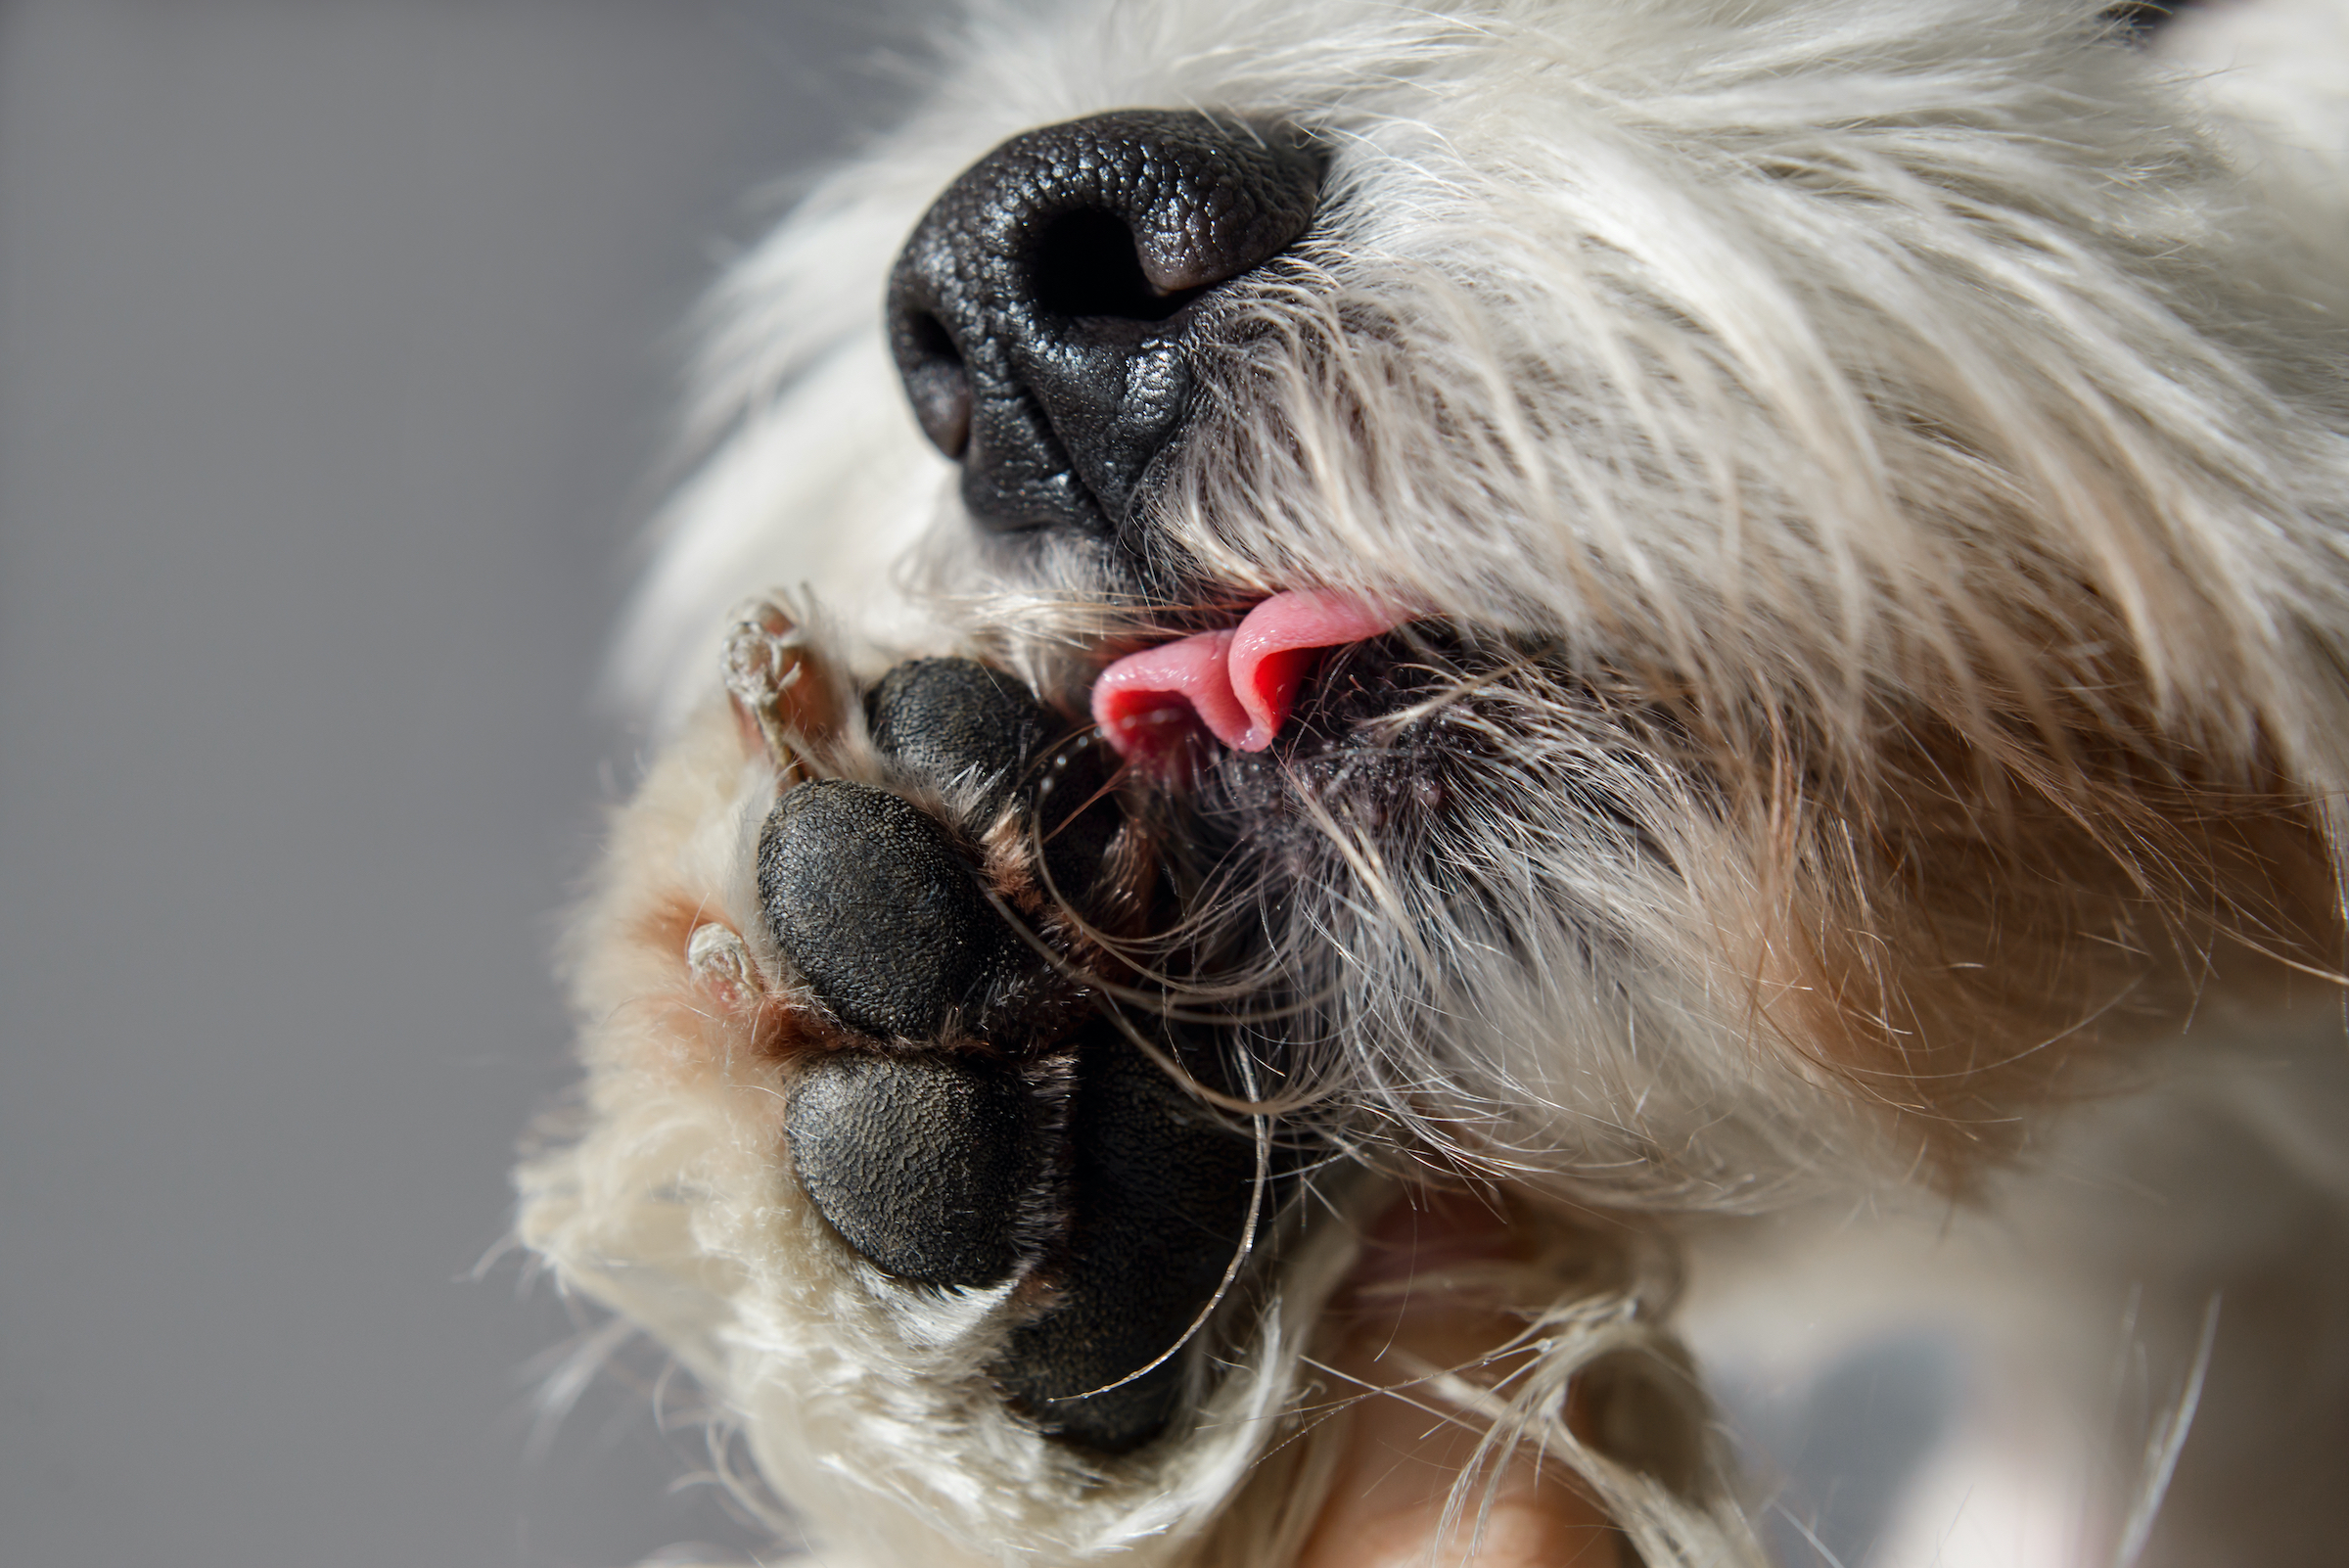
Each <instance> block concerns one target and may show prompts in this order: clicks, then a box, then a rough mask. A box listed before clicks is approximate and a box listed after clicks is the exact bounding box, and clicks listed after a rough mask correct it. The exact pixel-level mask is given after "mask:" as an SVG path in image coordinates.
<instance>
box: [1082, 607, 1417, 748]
mask: <svg viewBox="0 0 2349 1568" xmlns="http://www.w3.org/2000/svg"><path fill="white" fill-rule="evenodd" d="M1414 619H1416V614H1415V612H1413V611H1410V610H1408V609H1405V608H1401V607H1398V606H1396V605H1394V604H1391V603H1385V602H1381V601H1379V600H1377V599H1373V598H1370V597H1368V596H1366V595H1362V594H1357V593H1350V592H1347V591H1344V590H1341V589H1335V588H1290V589H1284V590H1283V591H1281V592H1279V593H1275V594H1273V595H1271V596H1270V597H1269V598H1267V599H1264V600H1262V601H1260V602H1259V603H1258V604H1257V605H1256V606H1255V607H1254V608H1253V609H1251V610H1250V611H1249V612H1248V614H1247V615H1246V616H1244V617H1242V618H1241V620H1240V622H1239V623H1238V624H1237V625H1235V626H1230V627H1226V628H1223V629H1221V630H1216V631H1204V632H1199V633H1196V634H1194V635H1192V636H1188V637H1183V638H1179V639H1177V640H1175V641H1174V642H1166V643H1160V644H1158V645H1157V646H1156V647H1152V648H1145V649H1142V650H1141V651H1140V652H1138V653H1131V654H1128V655H1127V656H1125V657H1124V658H1122V659H1119V660H1117V661H1115V662H1114V663H1112V664H1111V665H1110V666H1109V668H1108V669H1104V670H1103V671H1102V672H1101V676H1100V678H1099V679H1098V680H1097V681H1095V682H1094V685H1093V699H1092V709H1093V718H1094V721H1095V722H1096V723H1098V724H1099V725H1100V728H1101V734H1102V736H1103V737H1104V738H1105V739H1106V740H1107V741H1108V742H1109V744H1110V745H1111V746H1112V747H1114V748H1116V750H1117V751H1118V753H1119V754H1120V755H1121V756H1124V757H1126V758H1127V759H1128V760H1129V761H1140V762H1146V763H1147V762H1164V761H1168V760H1169V759H1171V758H1172V757H1174V756H1175V755H1176V754H1177V753H1178V752H1179V751H1180V749H1181V748H1182V746H1183V745H1184V743H1185V742H1186V741H1187V739H1188V737H1189V736H1190V735H1191V734H1193V733H1195V732H1196V731H1197V730H1198V729H1201V728H1204V729H1205V730H1206V731H1207V732H1208V733H1209V734H1210V735H1212V736H1214V737H1215V738H1216V739H1217V740H1219V741H1221V743H1222V744H1224V745H1225V746H1228V747H1230V748H1232V749H1233V750H1234V751H1242V752H1261V751H1263V750H1265V749H1266V748H1267V746H1270V745H1271V744H1272V738H1273V737H1274V736H1275V735H1277V734H1278V733H1279V732H1280V728H1281V725H1282V724H1284V723H1285V722H1287V720H1288V716H1289V713H1290V710H1291V709H1292V707H1293V706H1294V704H1295V701H1296V696H1297V688H1298V687H1299V685H1300V684H1301V683H1302V682H1303V681H1304V679H1305V676H1306V673H1307V670H1308V669H1309V668H1310V667H1311V665H1312V663H1313V659H1314V657H1315V656H1316V655H1318V654H1320V653H1321V652H1322V651H1324V650H1326V649H1330V648H1339V647H1345V646H1347V645H1349V644H1353V643H1358V642H1364V641H1367V640H1368V639H1370V638H1372V637H1377V636H1383V635H1384V634H1385V633H1387V632H1390V631H1392V630H1394V629H1395V628H1396V627H1397V626H1400V625H1402V624H1404V623H1405V622H1408V621H1411V620H1414Z"/></svg>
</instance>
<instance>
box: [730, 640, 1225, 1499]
mask: <svg viewBox="0 0 2349 1568" xmlns="http://www.w3.org/2000/svg"><path fill="white" fill-rule="evenodd" d="M865 707H866V715H867V721H868V722H867V727H868V730H869V733H870V735H871V737H872V741H873V745H874V748H875V750H877V751H878V752H879V754H880V756H881V760H882V764H883V766H882V769H881V774H880V776H881V777H882V779H883V781H884V783H886V785H887V786H888V787H882V785H880V784H872V783H858V782H854V781H852V780H849V779H844V778H818V779H812V780H809V781H806V782H804V783H800V784H798V785H796V786H795V787H792V788H790V789H788V790H786V791H785V792H784V794H783V796H782V797H781V799H780V800H779V802H778V803H777V804H776V806H775V807H774V809H773V811H772V813H771V814H770V815H769V816H768V818H767V821H766V824H765V827H764V829H763V831H762V832H761V834H760V843H759V852H758V853H759V860H758V884H759V896H760V905H761V909H762V911H763V914H764V917H765V920H766V923H767V926H768V929H769V932H770V933H771V935H772V936H773V938H774V941H775V944H776V945H777V947H778V948H779V949H780V950H781V952H782V954H783V956H784V958H785V959H786V960H787V962H788V964H789V966H790V968H791V970H792V971H793V973H794V977H795V978H796V979H797V980H798V981H799V982H800V983H801V984H802V985H803V986H804V987H805V992H806V994H807V995H808V996H810V997H811V998H812V1002H813V1005H814V1007H815V1009H816V1010H817V1011H818V1012H819V1013H820V1015H821V1016H820V1019H819V1020H817V1022H818V1023H820V1025H821V1026H822V1027H821V1028H817V1029H812V1030H810V1031H809V1032H808V1034H809V1038H810V1039H811V1040H813V1041H815V1042H816V1044H817V1048H814V1049H811V1050H809V1051H807V1052H806V1053H804V1054H803V1055H802V1056H801V1058H800V1059H799V1062H798V1066H797V1070H796V1072H795V1074H794V1076H793V1078H792V1081H791V1085H790V1088H789V1102H788V1107H787V1110H786V1112H785V1117H784V1136H785V1139H786V1142H787V1144H788V1147H789V1152H790V1160H791V1165H792V1169H793V1171H794V1173H795V1175H796V1176H797V1177H798V1180H799V1182H800V1185H801V1187H802V1188H803V1190H805V1191H806V1195H807V1197H808V1199H809V1200H810V1201H811V1202H812V1203H813V1204H814V1206H815V1208H816V1210H817V1212H818V1213H820V1214H821V1215H822V1216H823V1218H824V1219H825V1221H826V1222H829V1223H830V1225H831V1226H832V1228H833V1230H834V1231H835V1232H837V1233H838V1235H839V1236H840V1238H841V1239H842V1240H843V1241H845V1242H846V1243H847V1244H848V1245H849V1246H850V1247H851V1248H852V1249H854V1251H855V1252H856V1253H857V1254H858V1255H860V1256H861V1257H863V1258H864V1259H865V1260H866V1261H867V1262H869V1263H870V1264H872V1265H873V1266H874V1267H875V1268H878V1269H880V1270H882V1271H883V1272H884V1273H886V1274H889V1275H891V1276H894V1277H895V1279H897V1280H898V1281H900V1282H902V1283H903V1284H904V1285H906V1286H910V1287H916V1288H929V1289H967V1288H986V1287H996V1286H1002V1285H1004V1284H1005V1283H1006V1282H1014V1286H1013V1289H1012V1291H1011V1294H1010V1296H1009V1297H1007V1298H1006V1299H1007V1301H1008V1302H1009V1303H1010V1304H1011V1305H1010V1308H1009V1310H1010V1311H1011V1312H1013V1313H1014V1314H1015V1321H1014V1322H1013V1323H1012V1326H1011V1327H1010V1328H1009V1331H1008V1336H1007V1338H1006V1339H1005V1340H1004V1349H1003V1350H1002V1352H1001V1354H1000V1355H999V1357H998V1358H997V1360H995V1362H994V1364H993V1365H992V1367H991V1368H990V1370H991V1372H992V1375H993V1378H994V1380H995V1383H996V1386H997V1387H998V1389H999V1390H1000V1391H1001V1393H1002V1395H1003V1396H1004V1397H1005V1398H1006V1399H1008V1400H1009V1401H1010V1403H1011V1404H1012V1405H1013V1406H1014V1407H1016V1408H1018V1409H1020V1410H1021V1411H1022V1412H1024V1414H1026V1415H1027V1416H1028V1417H1029V1418H1030V1419H1031V1420H1033V1421H1035V1422H1036V1424H1037V1425H1038V1426H1040V1427H1041V1428H1042V1429H1043V1430H1045V1431H1047V1432H1050V1433H1052V1434H1054V1435H1056V1436H1059V1437H1061V1438H1063V1439H1065V1440H1067V1441H1070V1442H1073V1443H1076V1444H1079V1445H1082V1446H1083V1447H1085V1448H1088V1449H1092V1450H1096V1451H1099V1452H1102V1453H1123V1452H1126V1451H1128V1450H1130V1449H1133V1448H1136V1447H1138V1446H1140V1445H1141V1444H1143V1443H1146V1442H1148V1441H1149V1440H1150V1439H1152V1438H1153V1437H1155V1436H1156V1435H1158V1433H1159V1432H1160V1431H1162V1430H1163V1429H1164V1428H1165V1427H1166V1426H1167V1424H1168V1422H1169V1421H1170V1420H1171V1419H1172V1417H1173V1416H1174V1413H1175V1411H1176V1409H1177V1408H1178V1407H1179V1405H1180V1402H1181V1397H1182V1394H1183V1390H1184V1388H1185V1386H1186V1379H1188V1378H1191V1377H1193V1376H1195V1375H1196V1376H1204V1375H1205V1374H1204V1370H1203V1367H1204V1361H1203V1358H1202V1357H1201V1356H1200V1355H1199V1354H1198V1353H1197V1352H1196V1351H1192V1350H1189V1349H1186V1347H1188V1346H1189V1345H1190V1344H1191V1342H1192V1341H1193V1340H1194V1339H1195V1337H1196V1330H1197V1329H1198V1327H1199V1325H1200V1323H1201V1321H1202V1320H1203V1318H1204V1317H1205V1315H1206V1314H1208V1312H1209V1310H1210V1309H1211V1308H1212V1307H1213V1306H1214V1304H1215V1302H1216V1301H1217V1299H1218V1296H1219V1294H1220V1292H1221V1288H1222V1287H1223V1285H1224V1284H1225V1283H1226V1282H1227V1281H1228V1280H1229V1279H1230V1277H1231V1276H1232V1275H1233V1273H1234V1272H1235V1260H1236V1259H1237V1258H1239V1257H1241V1256H1242V1255H1243V1254H1244V1253H1245V1251H1246V1249H1247V1246H1248V1241H1249V1236H1250V1233H1251V1232H1250V1226H1251V1216H1252V1214H1262V1213H1266V1212H1268V1211H1267V1206H1266V1205H1265V1204H1264V1203H1263V1202H1262V1196H1263V1188H1264V1184H1265V1180H1266V1177H1267V1172H1268V1171H1269V1169H1270V1162H1269V1161H1268V1159H1267V1158H1265V1157H1263V1156H1261V1155H1260V1149H1259V1141H1260V1140H1259V1136H1258V1135H1256V1134H1255V1133H1254V1132H1253V1131H1252V1130H1251V1128H1250V1126H1249V1125H1248V1123H1247V1121H1246V1119H1244V1118H1236V1117H1232V1116H1230V1115H1227V1114H1225V1113H1222V1112H1220V1111H1217V1110H1213V1109H1211V1108H1210V1107H1209V1106H1208V1105H1207V1104H1206V1103H1205V1102H1204V1100H1203V1098H1202V1097H1201V1096H1200V1095H1199V1094H1198V1093H1196V1092H1195V1091H1194V1087H1195V1086H1194V1085H1193V1084H1182V1083H1180V1082H1178V1081H1177V1079H1176V1077H1175V1076H1174V1075H1173V1074H1171V1073H1170V1072H1169V1071H1168V1068H1167V1065H1166V1064H1169V1063H1172V1064H1174V1065H1176V1066H1178V1067H1179V1068H1180V1069H1181V1071H1182V1072H1184V1073H1186V1074H1190V1075H1193V1076H1194V1078H1195V1080H1196V1082H1197V1083H1203V1084H1207V1085H1209V1086H1211V1087H1213V1088H1216V1089H1228V1088H1229V1087H1230V1084H1229V1083H1228V1077H1229V1075H1228V1074H1226V1073H1225V1072H1223V1071H1222V1070H1221V1067H1220V1065H1219V1064H1218V1063H1217V1061H1216V1060H1215V1057H1214V1054H1213V1053H1212V1052H1210V1051H1207V1050H1203V1049H1201V1048H1199V1047H1197V1046H1196V1045H1184V1044H1182V1043H1179V1042H1176V1041H1174V1040H1173V1039H1165V1040H1160V1039H1157V1038H1152V1042H1151V1044H1152V1048H1151V1049H1150V1050H1147V1051H1146V1050H1145V1049H1144V1048H1143V1047H1142V1046H1141V1045H1140V1044H1137V1043H1136V1040H1135V1039H1134V1038H1129V1036H1128V1034H1127V1033H1126V1030H1127V1029H1128V1028H1129V1027H1130V1026H1129V1025H1126V1024H1123V1023H1121V1022H1120V1021H1119V1020H1118V1019H1117V1018H1115V1017H1113V1016H1112V1015H1111V1013H1110V1012H1109V1011H1108V1010H1107V1009H1106V1008H1105V1007H1104V1005H1103V994H1104V990H1105V988H1106V987H1108V986H1109V985H1110V983H1111V982H1114V981H1119V980H1122V979H1124V978H1126V976H1125V973H1124V971H1122V970H1121V969H1120V968H1119V966H1118V965H1117V964H1116V962H1115V961H1114V959H1113V958H1112V957H1111V955H1110V946H1111V945H1112V944H1109V943H1108V942H1107V941H1106V939H1105V932H1106V933H1110V934H1113V935H1114V933H1115V931H1116V930H1117V929H1118V928H1120V927H1121V926H1122V927H1124V928H1127V929H1128V930H1130V929H1131V928H1132V927H1134V926H1135V925H1136V924H1137V923H1138V922H1140V921H1141V920H1143V919H1144V918H1146V912H1147V908H1148V905H1149V903H1150V901H1151V898H1152V893H1151V888H1152V886H1153V885H1154V882H1155V870H1154V868H1153V867H1152V865H1151V863H1150V857H1149V855H1148V853H1147V847H1146V846H1145V845H1144V844H1142V842H1141V841H1140V836H1139V830H1138V828H1135V827H1133V826H1131V825H1130V824H1128V823H1127V822H1126V821H1125V819H1124V816H1123V814H1122V812H1121V811H1120V809H1119V807H1118V806H1117V804H1116V802H1115V800H1114V798H1113V797H1112V796H1111V795H1110V794H1109V793H1108V791H1107V788H1106V786H1107V783H1108V777H1109V775H1108V769H1107V766H1106V765H1105V762H1104V760H1103V755H1102V753H1101V752H1100V751H1099V750H1098V749H1097V748H1096V747H1095V746H1094V745H1093V744H1091V742H1090V741H1089V739H1086V738H1084V737H1082V736H1077V735H1073V734H1071V730H1072V726H1071V725H1070V724H1069V723H1067V722H1066V721H1065V720H1063V719H1062V718H1061V717H1060V716H1059V715H1055V714H1053V713H1052V712H1051V711H1050V710H1049V709H1047V708H1045V707H1044V706H1043V705H1042V704H1040V703H1038V702H1037V701H1036V698H1035V696H1034V695H1033V694H1031V693H1030V692H1029V691H1028V690H1027V688H1026V687H1025V686H1023V685H1021V684H1020V683H1019V682H1018V681H1016V680H1014V679H1012V678H1011V677H1009V676H1007V675H1004V674H1002V673H1001V672H999V671H996V670H993V669H989V668H987V667H985V666H983V665H979V664H975V663H972V662H970V661H966V660H950V659H933V660H921V661H917V662H915V663H912V664H907V665H900V666H898V668H897V669H893V670H892V671H890V672H889V673H888V674H887V675H886V676H884V677H883V678H882V680H881V681H880V682H879V683H878V684H877V685H876V686H875V687H874V688H873V689H872V691H871V692H870V693H869V694H868V695H867V698H866V703H865ZM1142 1016H1143V1017H1144V1019H1145V1020H1147V1017H1148V1015H1147V1014H1144V1015H1142ZM1154 1056H1156V1057H1163V1058H1164V1061H1163V1062H1162V1061H1161V1060H1154V1059H1153V1058H1154Z"/></svg>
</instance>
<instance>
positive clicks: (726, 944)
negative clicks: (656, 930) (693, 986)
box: [685, 921, 766, 1012]
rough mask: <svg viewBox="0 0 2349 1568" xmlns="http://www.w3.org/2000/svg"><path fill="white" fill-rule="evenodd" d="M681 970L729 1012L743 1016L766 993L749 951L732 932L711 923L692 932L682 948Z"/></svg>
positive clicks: (695, 928)
mask: <svg viewBox="0 0 2349 1568" xmlns="http://www.w3.org/2000/svg"><path fill="white" fill-rule="evenodd" d="M685 966H686V967H687V968H688V969H690V970H692V971H693V978H694V979H695V980H696V981H698V982H699V983H700V984H701V985H702V986H704V987H705V988H707V989H708V991H709V992H710V993H711V996H712V999H714V1001H716V1002H717V1003H718V1005H719V1006H721V1007H723V1008H725V1009H726V1010H727V1011H729V1012H747V1011H748V1010H750V1009H751V1008H752V1007H753V1006H755V1005H757V1003H758V1002H759V1000H760V998H761V997H762V996H764V995H765V993H766V987H765V984H764V983H763V982H762V981H760V978H759V966H758V965H757V964H756V963H754V962H752V960H751V950H750V948H749V947H748V946H746V945H744V943H743V940H742V938H741V937H740V936H738V935H736V934H735V933H734V931H732V930H731V929H730V928H728V927H725V926H721V925H718V924H717V923H716V922H714V921H713V922H711V923H710V924H707V925H700V926H696V927H694V928H693V935H692V937H691V938H689V939H688V940H687V941H686V944H685Z"/></svg>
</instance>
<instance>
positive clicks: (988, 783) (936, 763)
mask: <svg viewBox="0 0 2349 1568" xmlns="http://www.w3.org/2000/svg"><path fill="white" fill-rule="evenodd" d="M865 715H866V716H867V718H868V719H869V720H870V722H871V726H872V732H873V744H874V745H875V746H877V747H879V748H880V749H881V751H882V753H883V754H884V755H885V756H888V757H891V758H893V759H895V760H896V761H898V764H899V765H900V766H902V767H904V768H905V769H907V770H908V771H909V772H912V773H915V774H918V775H919V776H921V777H923V778H926V779H929V780H931V781H932V782H934V783H938V784H955V783H962V782H966V781H967V782H970V783H972V784H975V785H977V786H978V788H979V791H980V801H981V804H980V807H979V809H978V811H977V812H976V813H975V814H976V815H977V816H978V817H980V818H982V819H985V818H990V817H992V816H993V815H994V814H995V813H996V812H997V811H999V810H1001V809H1002V808H1003V804H1004V802H1005V801H1007V800H1008V799H1010V796H1011V791H1012V788H1013V786H1014V785H1015V784H1016V783H1017V782H1018V781H1019V777H1020V774H1021V772H1022V771H1023V770H1024V769H1025V768H1026V767H1027V766H1028V760H1029V759H1030V758H1032V757H1034V756H1035V755H1036V753H1037V752H1038V751H1039V750H1041V749H1042V747H1043V743H1044V733H1045V730H1046V727H1047V726H1048V725H1049V724H1050V722H1051V715H1050V714H1049V713H1048V712H1046V710H1045V709H1044V706H1043V705H1042V704H1041V703H1039V702H1037V701H1036V697H1035V694H1034V693H1032V692H1030V691H1029V690H1028V688H1027V687H1026V686H1024V685H1022V684H1021V683H1020V682H1019V681H1017V680H1015V679H1013V678H1012V677H1011V676H1009V675H1006V674H1004V673H1003V672H1002V671H1001V670H998V669H989V668H988V667H987V666H985V665H983V664H979V663H978V662H976V661H974V660H970V659H915V660H911V661H909V662H907V663H905V664H901V665H899V666H898V667H897V668H896V669H892V670H891V671H890V672H889V673H888V674H886V675H883V676H882V677H881V679H880V681H879V683H878V684H876V685H875V686H874V687H873V689H872V693H871V695H870V696H868V697H867V698H866V699H865Z"/></svg>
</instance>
